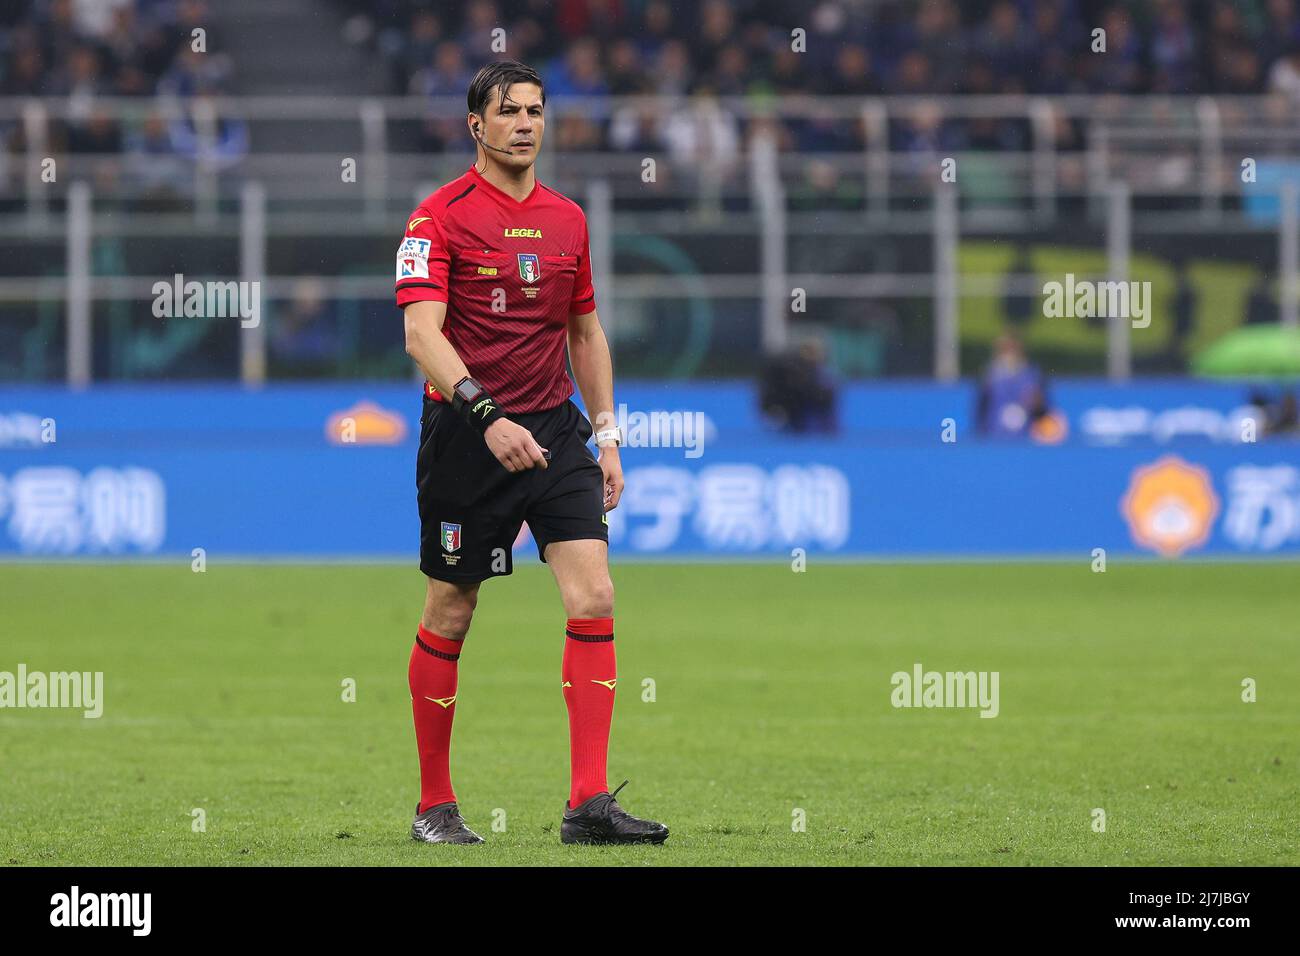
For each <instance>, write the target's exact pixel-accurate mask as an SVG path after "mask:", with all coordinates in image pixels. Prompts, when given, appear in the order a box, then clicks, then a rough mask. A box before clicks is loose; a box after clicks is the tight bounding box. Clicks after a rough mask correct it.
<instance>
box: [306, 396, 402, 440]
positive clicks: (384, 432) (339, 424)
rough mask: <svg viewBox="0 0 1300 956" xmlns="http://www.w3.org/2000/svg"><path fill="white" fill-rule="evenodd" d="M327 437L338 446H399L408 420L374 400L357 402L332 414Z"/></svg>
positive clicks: (326, 431) (326, 425)
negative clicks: (381, 406)
mask: <svg viewBox="0 0 1300 956" xmlns="http://www.w3.org/2000/svg"><path fill="white" fill-rule="evenodd" d="M325 437H326V438H328V439H329V440H330V441H331V442H333V443H334V444H335V445H400V444H401V443H402V441H403V440H404V439H405V438H406V419H404V418H402V416H401V415H399V414H398V413H397V412H390V411H388V410H387V409H385V408H380V407H379V406H378V405H376V404H375V403H374V402H357V403H356V404H355V405H353V406H352V407H351V408H345V409H344V410H343V411H341V412H335V413H334V414H333V415H331V416H330V417H329V421H328V422H326V423H325Z"/></svg>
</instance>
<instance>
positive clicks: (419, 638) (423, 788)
mask: <svg viewBox="0 0 1300 956" xmlns="http://www.w3.org/2000/svg"><path fill="white" fill-rule="evenodd" d="M426 580H427V581H428V589H427V591H426V593H425V599H424V613H423V614H421V615H420V629H419V632H418V633H417V635H416V638H415V646H414V647H413V648H412V649H411V664H410V669H409V671H408V677H409V680H410V686H411V710H412V713H413V715H414V718H415V740H416V745H417V747H418V748H419V752H420V806H419V808H418V809H417V811H416V812H417V813H423V812H424V811H425V810H428V809H429V808H430V807H434V806H438V805H440V804H445V803H454V802H455V800H456V794H455V792H454V791H453V790H452V787H451V766H450V755H451V724H452V720H453V719H454V718H455V716H456V665H457V661H458V660H459V659H460V650H461V646H462V643H463V642H464V640H465V635H466V634H467V633H468V632H469V625H470V621H471V620H472V619H473V616H474V607H475V605H476V604H477V603H478V588H479V585H478V582H473V583H468V584H459V583H451V582H448V581H438V580H436V579H434V578H426Z"/></svg>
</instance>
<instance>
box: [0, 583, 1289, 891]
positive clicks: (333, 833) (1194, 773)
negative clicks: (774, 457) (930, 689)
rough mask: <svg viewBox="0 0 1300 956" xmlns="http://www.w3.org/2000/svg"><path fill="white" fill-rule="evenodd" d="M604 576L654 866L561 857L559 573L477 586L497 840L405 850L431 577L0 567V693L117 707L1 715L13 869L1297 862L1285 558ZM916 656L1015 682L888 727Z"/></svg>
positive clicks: (480, 731)
mask: <svg viewBox="0 0 1300 956" xmlns="http://www.w3.org/2000/svg"><path fill="white" fill-rule="evenodd" d="M614 579H615V583H616V586H617V588H618V598H617V603H618V611H617V616H616V617H617V625H616V627H617V636H618V638H617V639H618V643H617V648H618V661H619V687H618V698H617V705H616V709H615V716H614V733H613V741H612V747H611V756H610V782H611V784H614V785H616V784H618V783H619V782H620V781H622V780H623V779H624V778H625V777H627V778H631V781H632V782H631V784H630V785H629V786H628V787H627V789H626V790H624V792H623V794H622V795H620V800H621V801H622V802H623V804H624V806H626V807H627V808H628V809H629V810H630V811H632V812H633V813H637V814H640V815H645V816H650V817H653V818H656V819H660V820H663V821H665V822H666V823H668V824H669V825H670V826H671V828H672V836H671V837H670V839H669V841H668V843H667V844H666V845H665V846H663V847H619V848H599V847H565V846H561V845H560V843H559V817H560V811H561V809H562V806H563V803H564V799H565V797H566V795H567V792H566V790H567V780H568V754H567V747H568V738H567V730H566V726H567V725H566V718H565V710H564V704H563V700H562V698H561V696H560V687H559V683H560V680H559V674H560V655H561V651H562V643H563V640H564V638H563V626H564V614H563V611H562V610H561V608H560V605H559V601H558V598H557V597H556V594H555V590H554V585H553V583H552V581H551V578H550V575H549V573H548V572H547V571H546V569H545V568H543V567H540V566H534V565H532V564H529V565H528V566H524V567H521V568H520V569H519V570H518V571H517V572H516V573H515V575H514V576H513V577H512V578H509V579H506V580H502V581H492V582H488V583H487V584H486V585H485V586H484V588H483V591H482V595H481V599H480V604H479V611H478V615H477V617H476V620H475V624H474V627H473V629H472V630H471V632H470V636H469V641H468V643H467V645H466V649H465V653H464V655H463V657H462V659H461V668H460V687H459V698H458V702H457V710H458V713H457V716H456V732H455V738H454V741H453V747H452V770H453V775H454V779H455V784H456V789H457V792H458V796H459V797H460V802H461V808H462V811H463V812H464V814H465V816H466V818H467V820H468V822H469V823H470V825H471V826H472V827H474V828H475V829H476V830H478V831H479V832H480V833H481V834H483V835H484V836H485V837H486V838H487V841H488V842H487V844H486V845H484V846H478V847H452V846H425V845H418V844H415V843H414V842H412V841H411V840H410V838H409V836H408V828H409V825H410V818H411V815H412V811H413V808H414V806H415V802H416V799H417V797H418V774H417V764H416V758H415V749H414V742H413V733H412V729H411V724H410V698H409V694H408V691H407V687H406V665H407V659H408V656H409V653H410V648H411V645H412V637H413V635H414V631H415V624H416V619H417V614H418V611H419V606H420V603H421V600H422V597H423V580H422V578H421V577H420V575H419V573H418V572H416V571H415V570H413V569H411V568H406V567H398V566H383V565H366V566H332V565H316V566H298V565H294V566H279V565H272V566H254V565H240V566H222V565H221V564H220V562H213V563H210V564H209V567H208V570H207V571H206V572H205V573H201V574H198V573H193V572H191V570H190V569H189V566H188V564H180V565H179V566H177V567H167V566H162V565H117V566H109V565H104V566H101V565H77V564H73V565H25V564H8V565H2V566H0V615H2V618H0V670H4V671H11V672H12V671H15V670H16V667H17V664H18V663H19V662H22V663H25V664H26V665H27V667H28V668H29V670H43V671H58V670H80V671H86V670H90V671H103V672H104V681H105V692H104V696H105V712H104V716H103V717H101V718H100V719H98V720H88V719H83V718H82V717H81V716H80V714H79V713H77V712H72V711H65V710H30V709H28V710H10V709H4V710H0V866H5V865H13V864H22V865H41V864H89V865H98V864H146V865H151V864H196V865H232V864H233V865H270V864H306V865H329V866H334V865H347V864H381V865H388V864H395V865H417V866H418V865H443V864H488V865H509V864H633V865H649V864H658V863H663V864H678V865H681V864H686V865H690V864H715V865H716V864H730V865H746V864H830V865H840V864H852V865H858V864H904V865H910V864H930V865H1008V864H1010V865H1024V864H1031V865H1048V864H1067V865H1073V864H1080V865H1084V864H1087V865H1130V864H1147V865H1166V864H1169V865H1173V864H1178V865H1194V864H1206V865H1213V864H1270V865H1278V864H1288V865H1295V864H1297V863H1300V852H1297V846H1296V842H1297V826H1296V817H1297V807H1298V806H1300V775H1298V774H1297V767H1298V766H1300V752H1298V750H1300V734H1298V733H1297V727H1298V726H1300V630H1298V628H1300V586H1298V585H1297V582H1298V581H1300V573H1298V569H1297V567H1296V566H1295V565H1293V564H1292V565H1287V564H1245V563H1239V564H1209V563H1194V564H1159V563H1154V562H1139V563H1136V564H1125V563H1123V562H1122V561H1112V562H1111V563H1110V568H1109V570H1108V571H1107V572H1106V573H1104V574H1094V573H1091V571H1090V570H1089V567H1088V562H1087V561H1081V562H1080V563H1079V564H1077V565H1065V564H1048V565H1032V564H1009V563H987V564H947V565H924V564H913V565H895V566H890V565H884V564H853V565H850V564H819V563H818V562H817V561H816V560H813V561H812V563H811V564H810V566H809V568H808V570H807V571H806V572H804V573H793V572H792V571H791V570H790V568H789V567H788V566H787V565H785V564H774V565H760V564H697V565H667V564H636V565H626V564H624V565H617V564H616V566H615V568H614ZM918 661H919V662H921V663H922V664H923V665H924V667H925V668H926V669H927V670H931V669H933V670H939V671H949V670H954V671H965V670H975V671H997V672H999V674H1000V685H999V691H1000V713H999V715H998V716H997V717H996V718H994V719H984V718H980V717H979V716H978V713H977V712H976V711H974V710H957V709H946V710H941V709H930V710H926V709H895V708H894V707H893V706H891V703H890V696H891V691H892V688H891V685H890V676H891V675H892V674H893V673H894V672H895V671H900V670H904V671H910V670H911V668H912V665H913V664H914V663H915V662H918ZM346 678H352V679H354V680H355V681H356V689H357V696H356V701H355V702H354V703H347V702H344V701H343V700H342V696H343V690H342V685H343V681H344V680H345V679H346ZM1245 678H1253V679H1254V680H1255V681H1256V682H1257V693H1258V699H1257V701H1256V702H1254V703H1248V702H1243V700H1242V681H1243V679H1245ZM646 679H651V680H653V682H654V697H655V699H654V700H653V702H648V701H645V700H643V693H644V692H643V682H644V681H645V680H646ZM1097 808H1100V809H1102V810H1104V811H1105V824H1106V826H1105V831H1104V832H1096V831H1095V830H1094V827H1093V822H1094V815H1093V811H1094V809H1097ZM195 809H202V810H203V812H204V814H205V815H206V831H205V832H194V829H193V826H192V820H193V818H192V811H194V810H195ZM797 810H802V811H803V813H804V814H805V815H806V829H805V830H804V831H803V832H796V829H795V828H794V827H793V826H792V822H793V821H794V819H795V817H796V815H797V814H796V811H797ZM494 819H495V820H496V821H497V823H498V824H502V823H503V824H504V829H500V830H497V829H494Z"/></svg>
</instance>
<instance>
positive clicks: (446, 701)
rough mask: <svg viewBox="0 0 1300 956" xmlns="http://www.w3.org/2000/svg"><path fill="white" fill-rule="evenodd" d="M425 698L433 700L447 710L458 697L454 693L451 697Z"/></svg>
mask: <svg viewBox="0 0 1300 956" xmlns="http://www.w3.org/2000/svg"><path fill="white" fill-rule="evenodd" d="M424 699H425V700H431V701H433V702H434V703H435V704H437V705H438V706H439V707H441V708H442V709H443V710H446V709H447V708H448V707H450V706H451V705H452V704H454V703H456V697H455V695H453V696H451V697H426V698H424Z"/></svg>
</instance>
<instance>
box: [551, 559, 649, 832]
mask: <svg viewBox="0 0 1300 956" xmlns="http://www.w3.org/2000/svg"><path fill="white" fill-rule="evenodd" d="M545 555H546V563H547V564H549V565H550V566H551V572H552V573H553V574H554V575H555V583H556V584H558V585H559V586H560V596H561V598H562V599H563V600H564V610H565V612H566V613H567V614H568V615H569V622H568V625H567V627H566V628H565V636H564V664H563V666H562V668H561V675H562V680H561V683H562V685H563V688H564V703H565V705H566V706H567V707H568V708H569V762H570V770H571V776H570V784H569V802H568V804H566V809H565V812H564V818H563V820H562V821H561V822H560V842H562V843H663V842H664V840H666V839H668V828H667V827H666V826H664V825H663V824H662V823H656V822H655V821H654V820H642V819H640V818H639V817H634V816H632V815H631V814H630V813H628V812H627V811H625V810H624V809H623V808H622V807H621V806H619V805H618V801H616V800H615V799H614V797H615V796H617V795H618V790H615V791H614V792H613V793H610V792H609V787H608V785H607V782H606V780H605V772H606V771H605V762H606V756H607V754H608V751H609V725H610V721H611V719H612V718H613V716H614V686H615V683H616V679H617V678H616V671H615V667H614V584H613V582H612V581H610V579H609V549H608V546H607V545H606V544H605V542H604V541H601V540H593V539H582V540H576V541H552V542H551V543H550V544H548V545H546V549H545ZM624 782H625V783H626V781H624ZM618 789H619V790H621V789H623V788H622V787H619V788H618Z"/></svg>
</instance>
